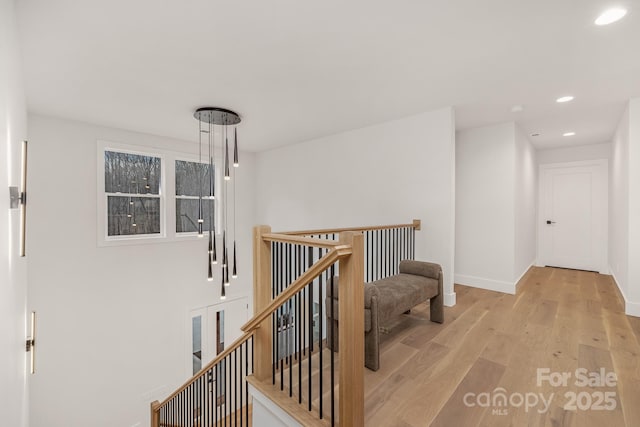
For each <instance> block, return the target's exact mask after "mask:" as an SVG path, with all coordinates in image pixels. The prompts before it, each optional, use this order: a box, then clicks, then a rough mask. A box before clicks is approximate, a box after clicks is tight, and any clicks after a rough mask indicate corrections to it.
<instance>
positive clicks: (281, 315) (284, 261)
mask: <svg viewBox="0 0 640 427" xmlns="http://www.w3.org/2000/svg"><path fill="white" fill-rule="evenodd" d="M282 245H283V246H282V266H283V269H282V277H281V281H280V293H281V292H282V289H283V288H284V282H285V279H286V277H287V270H286V266H287V253H286V251H287V246H286V245H285V244H284V243H283V244H282ZM283 318H284V304H283V305H281V306H280V312H279V314H278V341H280V331H282V330H283ZM283 338H284V337H283ZM282 359H283V355H282V354H280V343H279V342H278V360H279V362H280V390H283V388H284V369H283V368H284V364H283V360H282Z"/></svg>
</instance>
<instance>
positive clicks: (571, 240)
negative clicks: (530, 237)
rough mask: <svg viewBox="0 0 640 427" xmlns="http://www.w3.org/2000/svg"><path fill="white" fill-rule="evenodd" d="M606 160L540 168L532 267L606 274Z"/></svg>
mask: <svg viewBox="0 0 640 427" xmlns="http://www.w3.org/2000/svg"><path fill="white" fill-rule="evenodd" d="M607 182H608V177H607V161H606V160H597V161H590V162H575V163H562V164H551V165H542V166H540V186H539V189H540V190H539V191H540V195H539V214H538V264H539V265H548V266H554V267H564V268H575V269H579V270H592V271H598V272H600V273H606V272H607V212H608V194H607V193H608V183H607Z"/></svg>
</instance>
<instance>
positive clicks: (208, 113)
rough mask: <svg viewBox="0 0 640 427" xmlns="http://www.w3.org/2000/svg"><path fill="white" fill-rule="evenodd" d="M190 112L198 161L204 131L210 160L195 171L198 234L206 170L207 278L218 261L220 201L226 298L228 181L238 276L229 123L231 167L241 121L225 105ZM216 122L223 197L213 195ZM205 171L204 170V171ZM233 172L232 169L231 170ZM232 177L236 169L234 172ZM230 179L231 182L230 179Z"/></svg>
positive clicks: (235, 162) (222, 292) (201, 228)
mask: <svg viewBox="0 0 640 427" xmlns="http://www.w3.org/2000/svg"><path fill="white" fill-rule="evenodd" d="M193 116H194V117H195V118H196V119H197V120H198V126H199V133H198V159H199V164H200V165H202V164H203V162H202V143H203V138H202V135H203V134H207V135H208V149H209V153H208V154H209V162H208V165H206V169H205V168H203V169H202V170H201V173H199V174H198V179H199V184H200V185H199V188H200V190H199V193H198V237H203V236H204V222H205V221H204V214H205V213H204V206H203V199H204V198H205V195H204V194H203V187H204V186H203V180H204V177H205V176H206V172H208V174H209V183H208V184H209V191H208V192H209V194H208V196H207V197H208V199H209V211H208V214H209V230H208V236H209V244H208V249H207V255H208V256H207V280H208V281H213V276H214V265H216V264H217V263H218V260H217V250H216V227H215V223H216V221H215V207H216V204H217V203H222V205H221V208H222V209H223V211H222V214H223V217H222V226H223V229H222V266H221V290H220V299H225V298H226V291H225V287H227V286H229V284H230V283H229V263H230V260H229V252H228V250H227V244H228V225H229V224H228V211H229V206H228V185H229V184H231V185H233V196H234V197H233V198H234V201H233V275H232V277H233V278H236V277H237V263H236V261H237V259H236V224H235V217H236V215H235V195H236V191H235V179H234V180H233V181H232V180H231V173H230V168H229V165H230V162H229V139H228V126H233V127H234V128H233V131H234V141H233V144H234V145H233V166H234V168H236V167H238V166H239V163H238V133H237V130H236V128H235V125H237V124H238V123H240V121H241V119H240V116H239V115H238V114H237V113H235V112H233V111H231V110H227V109H225V108H217V107H204V108H199V109H197V110H196V111H195V112H194V114H193ZM203 124H205V125H206V126H207V129H203ZM216 126H217V127H218V129H217V132H218V134H220V135H221V139H222V140H223V141H224V143H223V145H222V147H221V148H222V150H224V152H223V156H224V157H223V161H224V165H223V171H224V187H223V188H222V197H221V198H216V195H215V170H214V165H215V164H216V163H215V135H216ZM205 171H206V172H205ZM234 172H235V171H234ZM234 178H235V173H234ZM230 181H231V182H230Z"/></svg>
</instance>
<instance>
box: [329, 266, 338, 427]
mask: <svg viewBox="0 0 640 427" xmlns="http://www.w3.org/2000/svg"><path fill="white" fill-rule="evenodd" d="M334 265H335V264H333V265H331V279H330V280H331V283H330V284H329V283H327V284H329V286H330V289H331V298H330V299H329V301H330V302H331V319H332V322H331V326H330V327H331V425H332V426H334V425H335V402H334V400H335V389H336V383H335V377H334V369H335V361H334V359H335V355H334V353H335V351H336V350H335V349H336V337H335V334H334V332H335V330H334V328H333V327H334V325H335V321H336V319H334V318H333V317H334V314H335V310H334V299H335V295H334V293H335V289H334V288H333V276H334V274H335V270H334ZM337 320H338V321H339V320H340V319H337Z"/></svg>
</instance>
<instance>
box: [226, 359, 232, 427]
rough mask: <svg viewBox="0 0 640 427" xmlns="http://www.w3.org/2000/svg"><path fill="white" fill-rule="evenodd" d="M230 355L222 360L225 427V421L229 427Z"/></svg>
mask: <svg viewBox="0 0 640 427" xmlns="http://www.w3.org/2000/svg"><path fill="white" fill-rule="evenodd" d="M230 376H231V355H230V354H228V355H227V356H226V357H225V358H224V425H225V427H226V425H227V420H228V421H229V426H231V405H230V403H231V381H229V377H230Z"/></svg>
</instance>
